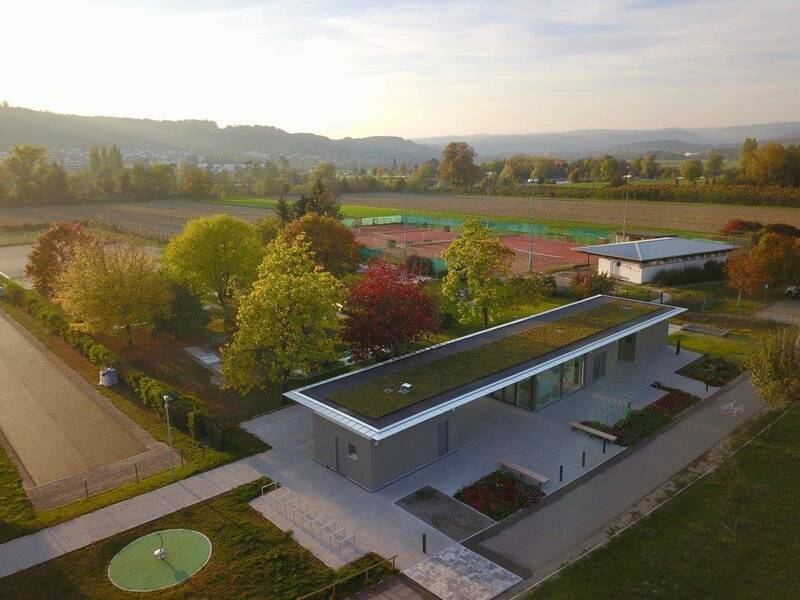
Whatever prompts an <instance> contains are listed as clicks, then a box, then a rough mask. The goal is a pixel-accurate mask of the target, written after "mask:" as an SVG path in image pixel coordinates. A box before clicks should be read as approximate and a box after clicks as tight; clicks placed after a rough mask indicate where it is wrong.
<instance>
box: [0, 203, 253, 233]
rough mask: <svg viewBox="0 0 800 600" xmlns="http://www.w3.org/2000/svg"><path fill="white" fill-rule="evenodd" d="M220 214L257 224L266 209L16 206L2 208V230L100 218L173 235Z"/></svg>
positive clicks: (206, 205) (191, 205) (186, 205)
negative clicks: (187, 225)
mask: <svg viewBox="0 0 800 600" xmlns="http://www.w3.org/2000/svg"><path fill="white" fill-rule="evenodd" d="M221 212H224V213H227V214H229V215H233V216H234V217H239V218H240V219H244V220H246V221H254V220H256V219H258V218H261V217H263V216H264V214H265V210H264V209H263V208H251V207H246V206H219V205H216V204H211V203H207V202H197V201H194V200H153V201H150V202H105V203H96V204H62V205H47V206H15V207H10V208H8V207H2V208H0V227H2V226H23V225H38V224H43V223H54V222H57V221H88V220H89V219H98V218H99V219H104V220H106V221H108V222H109V223H110V224H112V225H117V226H122V225H124V226H126V227H128V228H137V227H138V228H143V229H154V230H164V231H166V232H170V233H174V232H175V231H176V230H178V231H179V230H180V229H181V228H183V225H184V224H185V223H186V222H187V221H189V220H191V219H195V218H197V217H202V216H205V215H212V214H215V213H221Z"/></svg>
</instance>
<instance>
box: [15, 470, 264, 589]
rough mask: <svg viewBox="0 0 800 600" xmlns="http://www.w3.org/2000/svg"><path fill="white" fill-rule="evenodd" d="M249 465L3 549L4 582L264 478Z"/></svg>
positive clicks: (123, 504) (39, 533)
mask: <svg viewBox="0 0 800 600" xmlns="http://www.w3.org/2000/svg"><path fill="white" fill-rule="evenodd" d="M250 460H251V459H245V460H241V461H238V462H235V463H231V464H229V465H225V466H222V467H219V468H217V469H212V470H211V471H207V472H205V473H202V474H200V475H195V476H194V477H190V478H188V479H184V480H183V481H179V482H177V483H173V484H171V485H168V486H166V487H163V488H160V489H157V490H154V491H152V492H148V493H146V494H142V495H141V496H136V497H135V498H131V499H130V500H125V501H123V502H120V503H118V504H113V505H111V506H107V507H106V508H101V509H99V510H96V511H94V512H91V513H89V514H86V515H83V516H81V517H77V518H75V519H72V520H71V521H67V522H66V523H61V524H59V525H54V526H53V527H48V528H47V529H43V530H41V531H37V532H36V533H32V534H30V535H26V536H24V537H21V538H17V539H15V540H12V541H10V542H7V543H5V544H0V577H5V576H6V575H11V574H13V573H16V572H18V571H22V570H24V569H27V568H29V567H32V566H34V565H38V564H40V563H43V562H45V561H48V560H51V559H53V558H56V557H58V556H61V555H63V554H66V553H68V552H72V551H73V550H77V549H78V548H82V547H84V546H88V545H89V544H92V543H94V542H97V541H99V540H102V539H105V538H107V537H111V536H112V535H116V534H117V533H120V532H122V531H125V530H127V529H131V528H133V527H137V526H139V525H142V524H143V523H147V522H149V521H152V520H154V519H158V518H159V517H163V516H164V515H168V514H170V513H173V512H176V511H178V510H181V509H183V508H186V507H187V506H191V505H192V504H196V503H198V502H202V501H203V500H208V499H209V498H213V497H214V496H217V495H219V494H222V493H224V492H227V491H229V490H232V489H233V488H236V487H239V486H241V485H244V484H246V483H250V482H251V481H255V480H256V479H258V478H259V477H262V474H261V472H259V471H258V470H257V469H255V468H254V467H253V466H251V464H250V462H249V461H250ZM1 587H2V586H0V588H1ZM0 595H2V594H0Z"/></svg>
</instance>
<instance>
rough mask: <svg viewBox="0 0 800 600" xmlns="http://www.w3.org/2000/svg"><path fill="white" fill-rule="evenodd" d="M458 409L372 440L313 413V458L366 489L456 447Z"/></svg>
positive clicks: (402, 475) (377, 487)
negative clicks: (389, 435)
mask: <svg viewBox="0 0 800 600" xmlns="http://www.w3.org/2000/svg"><path fill="white" fill-rule="evenodd" d="M457 421H458V411H450V412H447V413H445V414H441V415H438V416H436V417H434V418H432V419H430V420H428V421H425V422H423V423H420V424H419V425H417V426H415V427H411V428H409V429H406V430H404V431H401V432H400V433H398V434H397V435H393V436H392V437H390V438H387V439H385V440H381V441H373V440H370V439H368V438H366V437H363V436H360V435H358V434H357V433H355V432H353V431H350V430H349V429H347V428H345V427H342V426H341V425H338V424H336V423H334V422H332V421H329V420H327V419H325V418H324V417H321V416H320V415H318V414H316V413H315V414H314V458H315V460H317V461H318V462H320V463H322V464H323V465H325V466H326V467H328V468H329V469H331V470H333V471H336V472H337V473H339V474H340V475H343V476H345V477H347V478H348V479H350V480H351V481H353V482H355V483H357V484H359V485H360V486H362V487H364V488H366V489H367V490H369V491H375V490H377V489H380V488H382V487H384V486H386V485H388V484H390V483H392V482H394V481H396V480H397V479H399V478H401V477H404V476H405V475H408V474H409V473H412V472H413V471H416V470H417V469H420V468H422V467H424V466H426V465H428V464H430V463H432V462H434V461H436V460H439V459H440V458H442V457H443V456H446V455H447V454H449V453H451V452H453V451H455V450H456V449H458V431H459V429H458V424H457Z"/></svg>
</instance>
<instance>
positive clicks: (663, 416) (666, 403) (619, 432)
mask: <svg viewBox="0 0 800 600" xmlns="http://www.w3.org/2000/svg"><path fill="white" fill-rule="evenodd" d="M662 389H665V390H668V391H669V393H668V394H667V395H666V396H664V397H663V398H659V399H658V400H656V401H655V402H653V403H652V404H651V405H650V406H647V407H646V408H643V409H642V410H636V411H634V412H632V413H631V414H630V416H628V417H625V418H624V419H621V420H619V421H617V422H616V423H614V424H613V425H606V424H605V423H600V422H598V421H583V424H584V425H588V426H589V427H592V428H594V429H599V430H600V431H605V432H606V433H610V434H611V435H615V436H617V443H618V444H619V445H620V446H633V445H635V444H638V443H639V442H640V441H642V440H643V439H644V438H646V437H648V436H649V435H651V434H652V433H654V432H655V431H657V430H659V429H661V428H662V427H663V426H664V425H666V424H667V423H669V422H670V421H672V419H674V418H675V416H676V415H678V414H680V413H682V412H683V411H684V410H686V409H687V408H689V407H690V406H691V405H692V404H694V403H695V402H697V401H698V400H700V398H698V397H697V396H693V395H691V394H688V393H686V392H684V391H682V390H677V389H674V388H662Z"/></svg>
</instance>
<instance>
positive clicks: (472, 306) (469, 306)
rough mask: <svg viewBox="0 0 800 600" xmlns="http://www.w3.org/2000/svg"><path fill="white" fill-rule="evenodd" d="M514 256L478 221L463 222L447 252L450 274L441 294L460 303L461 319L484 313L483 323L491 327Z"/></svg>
mask: <svg viewBox="0 0 800 600" xmlns="http://www.w3.org/2000/svg"><path fill="white" fill-rule="evenodd" d="M513 258H514V252H513V251H512V250H510V249H509V248H507V247H506V246H505V245H504V244H503V242H501V241H500V239H498V238H496V237H494V236H493V235H492V232H491V231H490V230H489V229H488V228H487V227H484V226H483V225H481V223H480V222H479V221H478V220H476V219H470V220H469V221H467V222H466V223H464V227H463V230H462V232H461V237H459V238H458V239H457V240H455V241H454V242H453V243H452V244H450V246H448V247H447V250H445V252H444V259H445V262H446V263H447V274H446V275H445V277H444V279H443V280H442V293H443V294H444V295H445V297H447V298H448V299H450V300H451V301H452V302H455V303H456V304H457V306H458V314H459V318H460V319H461V320H462V321H467V320H469V319H470V318H471V317H473V316H476V315H481V317H482V318H483V326H484V327H488V326H489V320H490V317H491V314H490V311H491V310H492V309H493V308H494V307H496V306H497V304H498V301H499V299H500V298H501V296H502V287H503V278H507V277H509V276H510V275H511V261H512V260H513Z"/></svg>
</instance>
